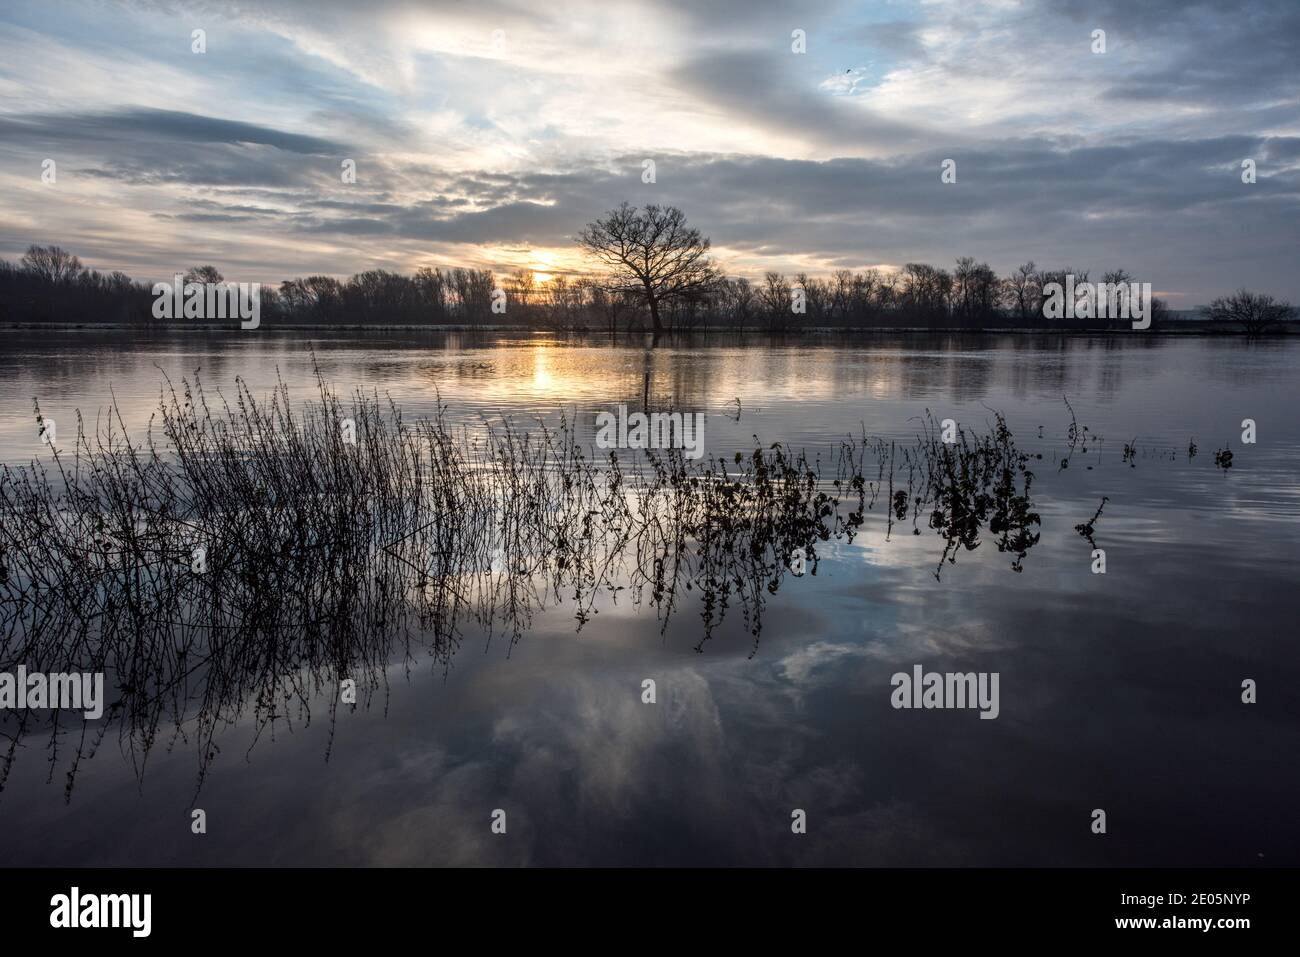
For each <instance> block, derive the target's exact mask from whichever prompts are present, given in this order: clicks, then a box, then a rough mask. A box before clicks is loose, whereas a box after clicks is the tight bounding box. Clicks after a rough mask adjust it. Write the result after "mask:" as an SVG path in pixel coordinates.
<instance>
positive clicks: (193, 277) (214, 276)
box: [185, 266, 225, 285]
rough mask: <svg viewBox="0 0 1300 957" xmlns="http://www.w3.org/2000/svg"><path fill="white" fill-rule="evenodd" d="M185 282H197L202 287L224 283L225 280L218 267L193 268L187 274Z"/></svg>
mask: <svg viewBox="0 0 1300 957" xmlns="http://www.w3.org/2000/svg"><path fill="white" fill-rule="evenodd" d="M185 281H186V282H187V283H189V282H196V283H199V284H200V285H204V284H207V283H217V282H224V281H225V279H224V277H223V276H222V275H221V273H220V271H218V269H217V267H216V266H191V267H190V269H189V272H187V273H186V274H185Z"/></svg>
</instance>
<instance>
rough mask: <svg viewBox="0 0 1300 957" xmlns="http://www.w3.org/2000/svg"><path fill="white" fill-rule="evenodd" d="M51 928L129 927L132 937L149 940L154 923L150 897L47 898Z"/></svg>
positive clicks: (78, 893) (72, 895)
mask: <svg viewBox="0 0 1300 957" xmlns="http://www.w3.org/2000/svg"><path fill="white" fill-rule="evenodd" d="M50 907H51V908H52V909H51V911H50V926H51V927H70V928H76V927H129V928H130V929H131V936H132V937H148V936H149V931H150V929H151V928H152V924H153V921H152V919H151V917H152V911H153V895H152V894H85V895H82V893H81V889H80V888H78V887H74V888H72V892H71V893H69V894H55V895H54V896H53V897H51V898H50Z"/></svg>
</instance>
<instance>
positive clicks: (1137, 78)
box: [0, 0, 1300, 308]
mask: <svg viewBox="0 0 1300 957" xmlns="http://www.w3.org/2000/svg"><path fill="white" fill-rule="evenodd" d="M197 29H201V30H203V31H205V33H206V47H207V48H206V52H203V53H196V52H193V49H192V47H193V44H194V41H193V39H192V36H193V31H194V30H197ZM1099 29H1100V30H1104V31H1105V42H1106V51H1105V53H1100V54H1099V53H1094V52H1093V50H1092V47H1093V43H1094V41H1093V31H1094V30H1099ZM795 30H802V31H804V34H805V35H806V52H805V53H796V52H794V51H793V50H792V43H793V41H792V33H793V31H795ZM1297 49H1300V3H1297V2H1296V0H1276V2H1272V0H1259V2H1252V0H1244V2H1241V0H1238V2H1223V3H1218V2H1215V3H1203V2H1196V0H1144V2H1142V3H1140V4H1138V3H1131V2H1127V0H1099V2H1090V0H1023V2H1016V0H996V2H988V3H976V2H973V0H924V2H910V0H909V2H903V0H873V2H857V3H834V2H827V3H821V4H815V3H786V2H782V0H716V2H707V3H706V2H704V0H657V2H653V3H651V2H643V3H621V2H617V0H591V2H587V0H582V2H564V0H557V2H554V3H539V2H537V0H484V2H473V3H470V2H428V3H399V2H391V0H367V2H359V0H358V2H351V0H347V2H342V0H311V2H307V0H303V2H285V0H277V2H273V3H272V2H262V0H247V2H242V3H239V4H237V5H225V4H210V3H189V2H184V0H177V2H162V3H144V2H137V3H126V4H119V3H109V2H94V3H90V2H88V3H63V2H58V0H54V2H42V3H25V2H17V3H15V2H6V3H5V4H4V5H3V6H2V7H0V189H2V193H0V257H2V258H6V259H10V260H14V259H17V258H18V257H19V256H21V254H22V251H23V250H24V249H25V248H26V247H27V245H28V244H30V243H33V242H36V243H50V242H56V243H59V244H61V245H64V246H66V247H68V248H69V249H71V250H72V251H74V252H76V253H78V254H79V255H80V256H81V258H82V259H83V260H84V261H85V262H86V263H87V264H88V265H92V266H94V267H96V268H100V269H122V270H125V271H126V272H128V273H130V274H131V275H133V276H135V277H136V278H139V279H156V278H163V277H166V276H169V275H170V274H171V273H172V272H173V271H174V270H176V269H178V268H184V267H186V266H188V265H191V264H193V263H198V262H211V263H214V264H216V265H217V266H218V267H219V268H220V269H221V270H222V271H223V272H224V273H225V275H226V278H228V279H233V280H241V281H263V282H273V281H278V280H280V279H283V278H287V277H289V276H294V275H305V274H308V273H328V274H333V275H339V276H344V275H347V274H350V273H352V272H356V271H360V270H362V269H368V268H376V267H383V268H390V269H397V270H402V271H409V270H412V269H414V268H416V267H417V266H420V265H476V266H488V267H491V268H494V269H498V270H500V269H515V268H518V267H521V266H526V267H530V268H533V269H535V270H537V271H539V272H541V273H544V274H556V273H563V272H571V271H575V270H580V269H581V268H582V261H581V259H580V258H579V257H578V256H577V254H576V251H575V249H574V245H573V236H574V235H575V234H576V233H577V232H578V230H580V229H581V228H582V226H583V225H584V224H585V223H586V222H588V221H589V220H591V219H592V218H594V217H595V216H597V215H598V214H600V213H601V212H602V211H603V210H605V209H608V208H610V207H612V206H614V205H617V204H618V203H619V202H620V201H622V200H628V201H630V202H633V203H638V204H639V203H645V202H659V203H672V204H676V205H679V206H681V207H682V208H683V209H684V210H685V212H686V213H687V216H688V217H689V218H690V220H691V222H692V224H694V225H698V226H699V227H700V228H701V229H702V230H703V231H704V232H705V234H706V235H708V236H710V237H711V238H712V240H713V243H714V247H715V251H716V253H717V255H718V257H719V259H720V260H721V261H722V263H723V265H724V266H725V268H726V269H727V271H728V272H729V273H732V274H741V275H758V274H761V273H762V272H763V271H764V270H766V269H780V270H783V271H797V270H807V271H809V272H810V273H814V274H825V273H829V272H830V271H832V270H834V269H838V268H844V267H847V268H853V269H857V268H862V267H868V266H881V267H890V266H898V265H901V264H902V263H905V262H909V261H917V260H920V261H929V262H934V263H937V264H940V265H946V266H950V265H951V264H952V260H953V259H954V258H955V257H957V256H961V255H973V256H976V257H978V258H980V259H984V260H987V261H988V262H989V263H990V264H992V265H993V266H994V267H995V268H996V269H998V270H999V271H1001V272H1007V271H1010V270H1011V269H1012V268H1013V267H1015V266H1016V265H1017V264H1019V263H1022V262H1024V261H1025V260H1027V259H1033V260H1035V261H1036V262H1037V263H1038V264H1039V265H1040V266H1050V267H1058V266H1074V267H1076V268H1079V269H1082V268H1090V269H1092V270H1093V271H1094V272H1098V271H1101V270H1104V269H1108V268H1114V267H1118V266H1123V267H1125V268H1127V269H1128V270H1129V271H1130V272H1132V273H1134V274H1137V275H1138V276H1140V277H1141V278H1144V279H1149V280H1150V281H1151V282H1152V283H1153V284H1154V286H1155V289H1156V290H1157V292H1158V293H1159V294H1162V295H1165V296H1167V297H1168V298H1169V300H1170V304H1171V305H1172V306H1174V307H1175V308H1180V307H1189V306H1192V305H1195V304H1197V303H1201V302H1204V301H1206V300H1208V299H1209V298H1211V297H1212V296H1214V295H1217V294H1219V293H1222V292H1225V291H1228V290H1230V289H1233V288H1236V287H1238V286H1241V285H1247V286H1250V287H1252V288H1258V289H1260V290H1262V291H1268V292H1273V293H1275V294H1279V295H1282V296H1286V297H1289V298H1291V299H1292V300H1300V270H1297V269H1296V264H1297V250H1300V225H1298V224H1300V218H1298V217H1297V212H1300V202H1298V200H1300V57H1297V55H1296V51H1297ZM1247 158H1250V159H1253V160H1254V161H1255V163H1256V167H1257V182H1256V183H1254V184H1253V185H1248V184H1244V183H1243V182H1242V161H1243V160H1244V159H1247ZM45 159H53V160H54V161H55V164H56V166H55V171H56V178H55V182H54V183H45V182H43V181H42V176H41V173H42V162H43V160H45ZM348 159H351V160H353V161H355V165H356V182H355V183H345V182H343V176H342V166H343V163H344V161H345V160H348ZM647 159H651V160H653V161H654V163H655V180H656V181H655V182H654V183H645V182H643V181H642V171H643V162H644V161H645V160H647ZM945 159H953V160H955V162H956V173H957V182H956V183H955V184H944V183H943V182H941V176H940V174H941V164H942V163H943V161H944V160H945Z"/></svg>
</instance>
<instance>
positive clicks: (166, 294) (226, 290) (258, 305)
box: [153, 273, 262, 329]
mask: <svg viewBox="0 0 1300 957" xmlns="http://www.w3.org/2000/svg"><path fill="white" fill-rule="evenodd" d="M153 295H154V301H153V317H154V318H155V319H234V318H238V319H239V320H240V323H239V328H241V329H256V328H257V327H258V326H259V325H260V324H261V322H262V284H261V283H260V282H185V277H184V276H182V275H181V274H180V273H177V274H176V275H175V276H173V277H172V281H171V283H170V284H169V283H165V282H156V283H154V284H153Z"/></svg>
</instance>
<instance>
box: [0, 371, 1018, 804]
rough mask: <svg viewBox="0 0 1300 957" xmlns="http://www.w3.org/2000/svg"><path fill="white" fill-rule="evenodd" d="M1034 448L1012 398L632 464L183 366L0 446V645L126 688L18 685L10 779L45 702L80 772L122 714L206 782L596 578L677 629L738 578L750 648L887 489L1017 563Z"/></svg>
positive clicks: (654, 455) (9, 661)
mask: <svg viewBox="0 0 1300 957" xmlns="http://www.w3.org/2000/svg"><path fill="white" fill-rule="evenodd" d="M38 415H39V410H38ZM352 436H355V443H353V442H351V441H350V438H351V437H352ZM869 459H874V466H875V468H874V472H875V476H874V478H869V473H870V472H871V471H872V470H871V469H870V468H869V467H868V466H867V464H866V463H867V461H868V460H869ZM1025 460H1026V456H1024V455H1023V454H1021V453H1019V452H1017V451H1016V449H1015V447H1014V444H1013V442H1012V436H1011V433H1010V432H1009V431H1008V430H1007V428H1006V424H1005V422H1004V421H1003V420H1002V418H1001V417H1000V416H999V417H998V418H997V419H996V424H995V426H994V428H993V430H992V432H991V433H990V434H988V435H984V436H976V435H974V434H971V433H968V432H965V431H963V432H960V433H958V440H957V441H956V442H954V443H951V444H947V445H945V444H944V443H942V442H940V441H939V440H938V439H937V438H936V430H934V429H933V428H932V423H929V422H927V424H926V426H925V427H924V428H923V429H922V431H921V433H920V434H919V435H918V436H917V437H916V439H915V441H914V442H913V443H912V444H910V445H900V444H899V443H896V442H895V443H885V442H882V441H879V440H870V439H867V438H866V437H865V436H864V437H862V438H860V439H858V440H849V441H844V442H843V443H841V444H840V446H839V447H838V448H837V449H834V450H833V451H832V452H831V453H829V454H828V456H827V458H826V459H825V460H823V459H822V458H820V457H814V458H812V459H810V458H809V457H808V456H807V455H806V454H804V453H802V452H797V453H796V452H794V451H792V450H790V449H787V448H785V447H784V446H782V445H781V444H780V443H777V444H773V445H770V446H768V447H763V446H762V445H761V444H760V443H758V441H757V438H756V439H755V448H754V450H753V451H752V452H751V453H748V454H741V453H737V454H736V455H735V456H734V457H733V458H732V459H730V460H726V459H723V458H716V459H702V460H699V461H691V460H689V459H686V458H685V457H684V456H683V455H682V454H681V452H680V451H676V450H661V451H655V452H650V453H647V454H646V455H645V458H644V459H642V460H638V461H637V462H636V463H627V462H624V461H623V460H622V459H621V458H620V455H619V453H610V454H609V455H608V456H607V457H606V458H604V459H602V460H600V461H592V460H591V459H590V458H588V456H587V453H585V452H584V450H583V449H582V448H581V447H580V446H579V444H578V443H577V441H576V440H575V433H574V429H573V427H572V422H571V421H569V420H562V421H561V423H560V425H559V426H558V427H555V428H548V427H545V426H543V425H541V424H538V426H536V427H534V428H531V429H521V428H519V427H517V426H516V425H514V424H512V423H510V422H508V421H507V422H504V423H502V424H500V425H496V426H485V427H484V428H483V429H479V430H470V429H468V428H464V427H462V428H459V429H456V428H452V427H449V426H448V425H447V423H446V422H445V419H444V417H443V415H442V413H441V411H440V412H439V414H437V415H435V416H434V417H433V418H431V419H425V420H421V421H419V422H415V423H412V422H408V421H405V420H404V419H403V417H402V414H401V411H400V409H398V408H397V406H396V405H395V404H393V403H392V402H391V400H381V399H380V398H379V397H378V396H375V395H365V394H363V393H358V394H356V395H355V396H353V397H352V399H351V400H350V401H348V402H346V403H345V402H344V401H342V400H340V398H339V397H338V396H337V395H336V394H335V393H333V392H332V391H330V390H329V389H328V388H327V387H326V386H325V385H324V383H323V382H322V383H321V385H320V394H319V399H318V400H317V401H315V402H313V403H311V404H309V405H308V406H306V407H305V409H303V410H302V411H300V412H298V411H295V410H294V409H293V407H292V405H291V403H290V401H289V396H288V390H287V388H286V387H285V386H284V385H283V384H281V385H280V386H279V387H278V388H277V389H276V390H275V392H274V393H273V394H272V395H271V396H270V397H269V398H268V399H267V400H264V401H259V400H258V399H257V398H255V397H254V396H253V395H252V394H251V393H250V392H249V391H248V389H247V388H246V387H245V386H244V385H243V384H242V383H241V384H240V385H239V387H238V390H237V393H236V395H235V397H234V400H233V402H227V401H226V400H225V399H224V398H221V397H219V396H218V397H217V399H216V401H215V402H213V403H211V404H210V402H209V397H208V396H207V395H206V394H205V393H204V391H203V389H202V386H201V385H200V384H199V383H198V382H197V380H196V382H195V383H194V384H193V385H191V384H190V383H188V382H184V383H182V385H181V387H180V389H179V391H178V390H177V389H176V388H175V387H173V385H172V384H171V383H170V382H168V383H167V384H166V386H165V388H164V390H163V395H162V401H161V403H160V409H159V412H158V414H157V415H156V416H155V419H154V420H153V421H152V422H151V427H150V432H149V434H148V435H147V436H146V438H145V439H144V441H143V442H136V441H133V440H132V439H131V438H130V437H129V436H127V435H126V433H125V431H124V428H123V426H122V420H121V417H120V415H118V414H117V411H116V410H113V412H112V414H111V415H110V417H109V418H108V419H107V420H106V422H105V423H104V424H102V425H100V426H99V427H98V428H97V429H96V430H94V431H93V433H88V432H87V431H86V429H85V428H84V426H83V425H82V423H80V422H79V423H78V435H77V440H76V442H75V444H74V446H73V447H72V448H71V449H64V450H61V451H57V452H55V453H54V454H53V456H52V459H51V463H50V464H49V465H48V466H43V465H35V464H34V465H33V466H31V467H28V468H17V469H9V468H5V469H4V470H3V472H0V628H2V629H3V631H2V632H0V635H2V638H0V641H2V644H0V670H4V671H13V670H14V669H15V668H16V667H17V666H18V665H19V664H25V665H27V667H28V668H29V670H33V671H43V672H104V673H105V675H106V687H107V688H109V689H113V690H112V691H111V693H109V701H108V702H107V703H106V707H105V714H104V718H103V719H102V720H101V721H100V722H97V723H90V722H83V721H82V720H81V716H80V715H75V716H73V717H74V718H75V719H76V720H75V723H79V724H81V728H80V729H79V733H78V732H72V731H69V728H70V727H71V725H72V724H73V723H74V722H72V721H70V720H69V716H68V715H66V714H60V713H59V712H57V711H40V712H35V711H15V712H6V714H5V716H4V717H3V719H0V720H2V721H3V724H0V733H3V734H4V735H5V736H6V738H7V741H8V747H7V752H6V754H5V757H4V759H3V768H0V786H3V783H4V780H5V778H6V777H7V775H8V772H9V769H10V767H11V764H12V761H13V759H14V756H15V755H16V753H17V749H18V748H19V747H20V746H21V743H22V740H23V738H24V736H25V735H26V734H28V733H30V732H32V731H34V730H37V725H39V726H40V728H41V729H44V730H46V731H48V732H49V747H50V751H51V762H50V768H51V771H50V774H51V776H52V775H53V774H54V769H55V767H56V765H57V764H59V762H60V761H61V760H64V761H66V765H67V768H66V774H67V778H66V780H67V793H68V795H69V797H70V794H71V788H72V783H73V778H74V776H75V773H76V770H77V767H78V766H79V764H80V761H81V760H82V758H84V757H87V756H89V755H91V754H93V752H94V751H95V750H96V749H97V748H98V747H99V746H101V745H102V743H103V741H104V739H105V738H106V736H107V735H108V734H109V732H110V729H116V730H117V733H118V737H119V745H120V747H121V748H122V750H123V751H124V753H125V754H126V755H127V756H128V759H129V760H131V761H132V762H133V764H134V767H135V769H136V772H137V774H138V775H143V773H144V767H145V763H146V760H147V758H148V755H149V754H150V752H151V750H152V749H153V747H154V746H155V745H156V744H157V743H158V741H159V738H160V737H162V738H164V739H165V742H166V746H167V747H168V748H169V749H170V748H172V747H176V746H178V745H184V746H189V747H193V748H195V749H196V751H197V754H198V757H199V776H198V786H201V785H202V782H203V779H204V776H205V774H206V771H207V768H208V766H209V763H210V762H211V761H212V760H213V759H214V757H215V755H216V754H217V753H218V750H219V748H218V743H217V739H218V735H219V732H221V731H222V730H223V729H224V728H225V727H226V726H227V725H230V724H232V723H234V722H235V721H236V720H238V719H240V718H241V717H244V716H251V718H252V724H253V727H254V729H255V738H256V739H260V738H261V737H262V736H263V735H273V734H274V733H275V732H276V731H277V730H278V729H281V728H285V727H288V728H292V727H293V726H294V725H295V723H300V722H306V721H309V720H310V718H311V717H312V711H313V706H314V705H317V703H318V702H319V701H321V700H325V701H328V702H329V704H328V709H329V712H328V713H329V719H330V723H331V728H332V727H333V719H334V716H335V711H336V708H337V706H338V699H339V694H338V689H339V687H340V684H341V682H343V681H344V680H345V679H352V680H354V681H355V682H356V684H357V689H358V701H359V703H360V704H362V705H363V706H367V707H369V706H371V705H374V704H375V703H376V702H377V701H379V700H385V701H386V698H387V691H388V688H387V670H386V669H387V666H389V665H391V664H392V663H393V662H394V661H395V660H398V661H400V662H402V663H403V664H404V666H405V668H406V669H407V672H408V674H409V671H410V669H411V668H412V667H413V666H415V665H417V664H418V662H419V660H420V659H421V658H431V659H432V660H433V661H434V662H435V663H437V664H440V665H441V666H442V667H444V668H445V667H446V666H447V664H448V662H449V661H450V659H451V656H452V655H453V654H454V652H455V650H456V648H457V647H458V645H459V643H460V641H461V640H462V637H463V634H464V630H465V628H466V627H467V626H472V627H474V628H476V629H482V630H483V631H484V632H485V633H486V634H487V635H488V636H489V637H490V636H491V635H492V634H493V633H502V634H504V635H506V636H507V637H508V641H509V643H510V644H511V645H513V643H514V642H516V641H518V640H519V639H520V637H521V636H522V635H523V633H524V632H525V631H526V630H527V629H528V627H529V625H530V623H531V619H532V615H533V614H534V613H535V612H537V611H539V610H541V609H544V608H546V607H550V606H553V605H556V604H560V603H568V604H569V605H570V606H571V607H572V608H573V609H574V615H575V618H576V620H577V623H578V628H579V629H581V628H582V626H583V625H584V624H585V623H586V622H587V621H588V620H590V618H591V617H592V616H593V615H595V614H598V613H599V608H598V607H597V604H598V599H602V598H604V599H608V600H612V601H618V600H619V599H620V598H625V599H627V600H630V601H632V602H633V603H634V604H638V605H639V604H649V605H651V606H653V607H654V608H655V609H656V611H657V614H658V615H659V617H660V619H661V622H662V627H663V629H665V630H666V629H667V626H668V622H669V620H670V618H671V616H672V615H673V613H674V612H675V611H677V610H679V607H680V606H681V605H682V604H683V603H684V602H686V601H687V600H695V601H697V602H698V607H699V609H700V612H699V613H700V615H701V618H702V622H703V630H702V637H701V639H700V642H699V644H698V645H697V646H696V649H697V650H703V646H704V644H705V642H707V641H708V640H709V638H710V637H711V636H712V635H713V634H714V632H715V630H716V629H717V628H718V627H719V626H720V625H721V624H722V622H723V621H724V620H725V618H726V616H727V614H728V613H729V612H730V611H731V610H732V609H733V608H734V607H735V606H737V605H738V606H739V613H740V615H741V616H742V619H743V621H744V624H745V626H746V628H747V630H748V631H749V633H750V634H751V635H752V637H753V640H754V649H755V650H757V647H758V641H759V637H760V635H761V631H762V612H763V608H764V603H765V601H766V596H767V595H768V594H775V593H776V591H777V590H778V588H779V587H780V585H781V583H782V581H783V580H784V577H785V574H786V573H787V571H788V570H789V569H788V566H787V562H788V561H789V558H790V556H791V555H792V554H793V553H794V552H795V550H796V549H802V550H803V552H804V553H805V554H806V556H807V560H808V565H809V567H810V569H811V571H812V573H813V574H816V570H817V565H818V561H819V556H818V552H817V546H818V545H819V543H824V542H828V541H830V540H831V539H836V540H843V541H852V539H853V537H854V535H855V533H856V532H857V531H858V530H859V529H860V528H861V527H862V526H863V525H864V522H865V514H866V512H867V511H868V510H870V509H872V508H873V507H874V505H875V503H876V502H877V500H878V499H879V497H880V496H881V495H882V494H883V495H885V501H886V502H887V503H888V505H889V507H888V508H887V509H885V511H886V512H887V513H888V514H887V518H886V522H887V531H892V529H893V525H894V523H895V522H901V521H905V520H906V517H907V514H908V513H909V512H911V513H912V519H913V530H914V532H915V533H916V534H920V530H919V528H917V527H916V525H917V520H918V518H919V516H921V515H922V514H924V513H926V512H929V513H930V515H929V526H930V527H931V528H933V529H935V530H936V531H937V532H938V533H939V534H940V536H941V537H942V538H943V539H944V541H945V546H944V551H943V559H946V560H947V561H949V562H954V561H955V560H956V555H957V553H958V552H959V550H961V549H963V548H964V549H973V548H975V547H976V546H977V545H978V544H979V542H980V536H981V534H982V532H983V529H984V528H985V527H987V529H988V531H989V533H991V534H992V535H993V536H995V539H994V540H995V542H996V545H997V548H998V549H999V551H1005V552H1011V553H1013V554H1014V555H1015V559H1014V561H1013V562H1012V567H1013V568H1015V569H1016V570H1017V571H1019V570H1020V567H1021V561H1022V560H1023V558H1024V557H1025V554H1026V552H1027V551H1028V549H1029V548H1030V547H1032V546H1033V545H1034V544H1035V543H1036V542H1037V541H1038V534H1037V533H1036V532H1034V531H1032V529H1033V528H1034V527H1036V526H1037V525H1038V516H1037V514H1035V513H1034V512H1033V511H1032V510H1031V504H1030V501H1029V487H1030V484H1031V481H1032V478H1033V476H1032V473H1030V472H1028V471H1027V470H1026V469H1025ZM896 486H897V487H896ZM943 559H941V561H940V567H942V564H943ZM345 707H347V705H345ZM65 732H67V733H65ZM70 737H72V738H75V739H76V740H75V744H72V745H69V738H70ZM65 752H66V753H65Z"/></svg>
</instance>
